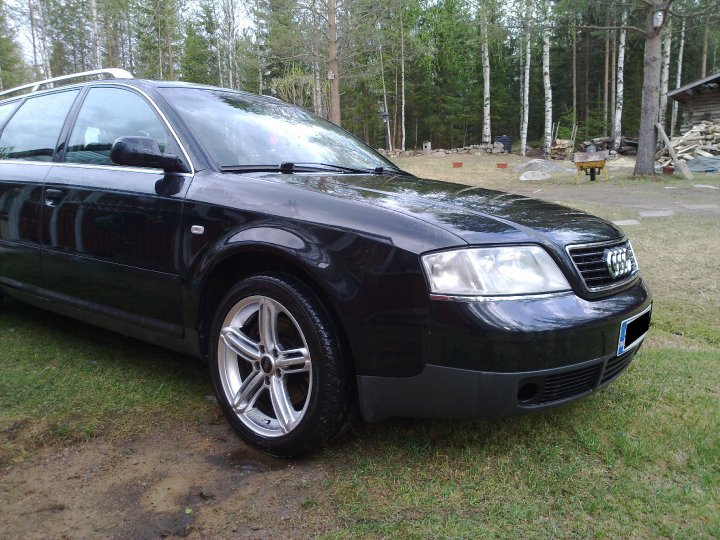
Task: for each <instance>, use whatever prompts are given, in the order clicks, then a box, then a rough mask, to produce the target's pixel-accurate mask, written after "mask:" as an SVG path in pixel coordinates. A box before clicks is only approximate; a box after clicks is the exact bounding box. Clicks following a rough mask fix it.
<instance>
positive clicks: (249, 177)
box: [0, 70, 651, 456]
mask: <svg viewBox="0 0 720 540" xmlns="http://www.w3.org/2000/svg"><path fill="white" fill-rule="evenodd" d="M98 76H100V77H104V78H102V79H97V77H98ZM91 77H94V79H92V78H91ZM88 79H90V80H88ZM78 81H83V82H78ZM23 91H24V93H22V92H23ZM6 94H7V95H6V96H5V97H4V99H3V100H2V101H0V294H3V293H4V294H5V295H7V296H10V297H14V298H16V299H19V300H22V301H26V302H29V303H31V304H34V305H37V306H41V307H44V308H47V309H50V310H53V311H56V312H58V313H61V314H64V315H68V316H71V317H75V318H77V319H80V320H82V321H85V322H88V323H91V324H95V325H98V326H101V327H104V328H108V329H111V330H115V331H117V332H121V333H123V334H126V335H128V336H133V337H135V338H139V339H142V340H146V341H149V342H152V343H156V344H159V345H162V346H165V347H168V348H171V349H175V350H177V351H180V352H182V353H186V354H191V355H194V356H197V357H199V358H202V359H204V360H206V361H207V362H208V364H209V366H210V369H211V372H212V378H213V381H214V384H215V389H216V392H217V397H218V401H219V403H220V406H221V407H222V409H223V411H224V413H225V415H226V416H227V418H228V420H229V422H230V423H231V424H232V426H233V427H234V428H235V429H236V430H237V431H238V433H239V434H240V435H241V437H242V438H243V439H244V440H246V441H247V442H248V443H250V444H252V445H255V446H256V447H259V448H261V449H262V450H264V451H266V452H268V453H271V454H274V455H282V456H292V455H298V454H301V453H304V452H308V451H311V450H313V449H315V448H317V447H319V446H320V445H322V444H324V443H326V442H327V441H329V440H330V439H332V438H333V436H335V435H336V434H338V433H339V432H340V431H342V430H343V428H345V427H347V426H348V424H349V422H350V420H351V419H352V417H353V416H354V413H355V411H357V410H359V411H360V413H361V415H362V417H363V418H364V419H365V420H367V421H371V422H374V421H379V420H382V419H384V418H387V417H391V416H412V417H445V418H449V417H493V416H506V415H514V414H519V413H523V412H527V411H534V410H541V409H547V408H549V407H553V406H556V405H559V404H561V403H566V402H569V401H572V400H574V399H577V398H579V397H581V396H586V395H588V394H590V393H592V392H594V391H596V390H598V389H600V388H603V387H604V386H605V385H607V384H608V383H610V382H611V381H612V380H613V379H614V378H616V377H617V376H618V375H619V374H620V373H622V371H623V370H624V369H625V368H626V367H627V366H628V364H629V363H630V362H631V360H632V359H633V356H634V355H635V354H636V353H637V350H638V348H639V346H640V344H641V342H642V340H643V338H644V337H645V334H646V333H647V331H648V328H649V325H650V308H651V299H650V294H649V292H648V290H647V288H646V287H645V285H644V284H643V282H642V280H641V278H640V276H639V274H638V266H637V262H636V260H635V257H634V255H633V250H632V247H631V246H630V242H629V241H628V239H627V237H626V236H625V235H624V234H623V232H622V231H620V230H619V229H618V228H616V227H615V226H613V225H612V224H611V223H608V222H607V221H604V220H602V219H599V218H597V217H593V216H590V215H588V214H585V213H583V212H579V211H577V210H571V209H569V208H565V207H562V206H557V205H554V204H550V203H547V202H543V201H539V200H535V199H530V198H527V197H522V196H518V195H512V194H508V193H502V192H498V191H490V190H487V189H482V188H478V187H467V186H462V185H457V184H450V183H445V182H437V181H431V180H422V179H419V178H416V177H414V176H413V175H411V174H408V173H406V172H403V171H401V170H399V169H398V168H397V167H396V166H395V165H393V164H392V163H391V162H390V161H388V160H386V159H385V158H383V157H382V156H381V155H379V154H377V153H376V152H375V151H373V150H372V149H370V148H369V147H367V146H366V145H365V144H363V143H362V142H360V141H359V140H357V139H356V138H354V137H353V136H351V135H350V134H348V133H347V132H345V131H343V130H342V129H340V128H338V127H336V126H335V125H333V124H331V123H329V122H326V121H325V120H322V119H320V118H318V117H316V116H313V115H311V114H308V113H307V112H305V111H303V110H301V109H298V108H297V107H293V106H290V105H287V104H285V103H283V102H281V101H279V100H276V99H273V98H269V97H263V96H256V95H251V94H247V93H243V92H238V91H234V90H227V89H222V88H213V87H205V86H197V85H191V84H183V83H177V82H153V81H144V80H135V79H133V78H132V76H131V75H130V74H129V73H127V72H124V71H122V70H100V71H98V72H89V73H84V74H79V75H75V76H72V77H61V78H58V79H53V80H49V81H44V82H41V83H35V84H34V85H27V87H20V88H17V89H14V90H12V91H10V92H9V93H8V92H6ZM8 96H10V97H8Z"/></svg>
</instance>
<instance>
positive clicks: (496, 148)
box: [377, 142, 505, 157]
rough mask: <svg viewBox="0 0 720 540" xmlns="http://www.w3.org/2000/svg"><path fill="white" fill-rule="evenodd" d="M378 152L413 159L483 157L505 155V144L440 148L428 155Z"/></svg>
mask: <svg viewBox="0 0 720 540" xmlns="http://www.w3.org/2000/svg"><path fill="white" fill-rule="evenodd" d="M377 151H378V152H379V153H381V154H382V155H384V156H386V157H387V156H388V155H392V156H400V157H412V156H422V155H428V156H435V157H440V156H444V155H447V154H473V155H476V156H479V155H481V154H482V153H483V152H486V153H488V154H504V153H505V147H504V146H503V143H499V142H496V143H487V144H472V145H470V146H463V147H461V148H450V149H445V148H438V149H434V150H431V151H430V152H428V153H423V151H422V150H404V151H402V150H393V151H392V154H390V153H389V152H388V151H387V150H385V149H384V148H378V149H377Z"/></svg>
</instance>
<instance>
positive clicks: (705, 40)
mask: <svg viewBox="0 0 720 540" xmlns="http://www.w3.org/2000/svg"><path fill="white" fill-rule="evenodd" d="M709 32H710V27H709V26H708V25H705V35H704V37H703V48H702V57H701V60H700V78H701V79H704V78H705V75H706V74H707V51H708V34H709Z"/></svg>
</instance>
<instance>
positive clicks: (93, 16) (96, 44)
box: [90, 0, 102, 69]
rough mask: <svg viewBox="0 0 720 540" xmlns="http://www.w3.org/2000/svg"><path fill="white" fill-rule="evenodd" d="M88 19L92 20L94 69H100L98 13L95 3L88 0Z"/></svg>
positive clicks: (93, 0)
mask: <svg viewBox="0 0 720 540" xmlns="http://www.w3.org/2000/svg"><path fill="white" fill-rule="evenodd" d="M90 18H91V20H92V27H93V45H94V48H95V67H96V69H100V68H101V67H102V62H101V61H100V33H99V32H98V13H97V1H96V0H90Z"/></svg>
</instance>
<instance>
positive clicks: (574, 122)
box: [572, 17, 577, 127]
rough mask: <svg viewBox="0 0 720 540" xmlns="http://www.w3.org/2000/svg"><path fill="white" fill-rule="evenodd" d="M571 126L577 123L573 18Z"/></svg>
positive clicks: (574, 27) (575, 38) (575, 52)
mask: <svg viewBox="0 0 720 540" xmlns="http://www.w3.org/2000/svg"><path fill="white" fill-rule="evenodd" d="M572 114H573V119H572V125H573V127H574V126H575V124H576V123H577V27H576V24H575V18H574V17H573V26H572Z"/></svg>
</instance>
